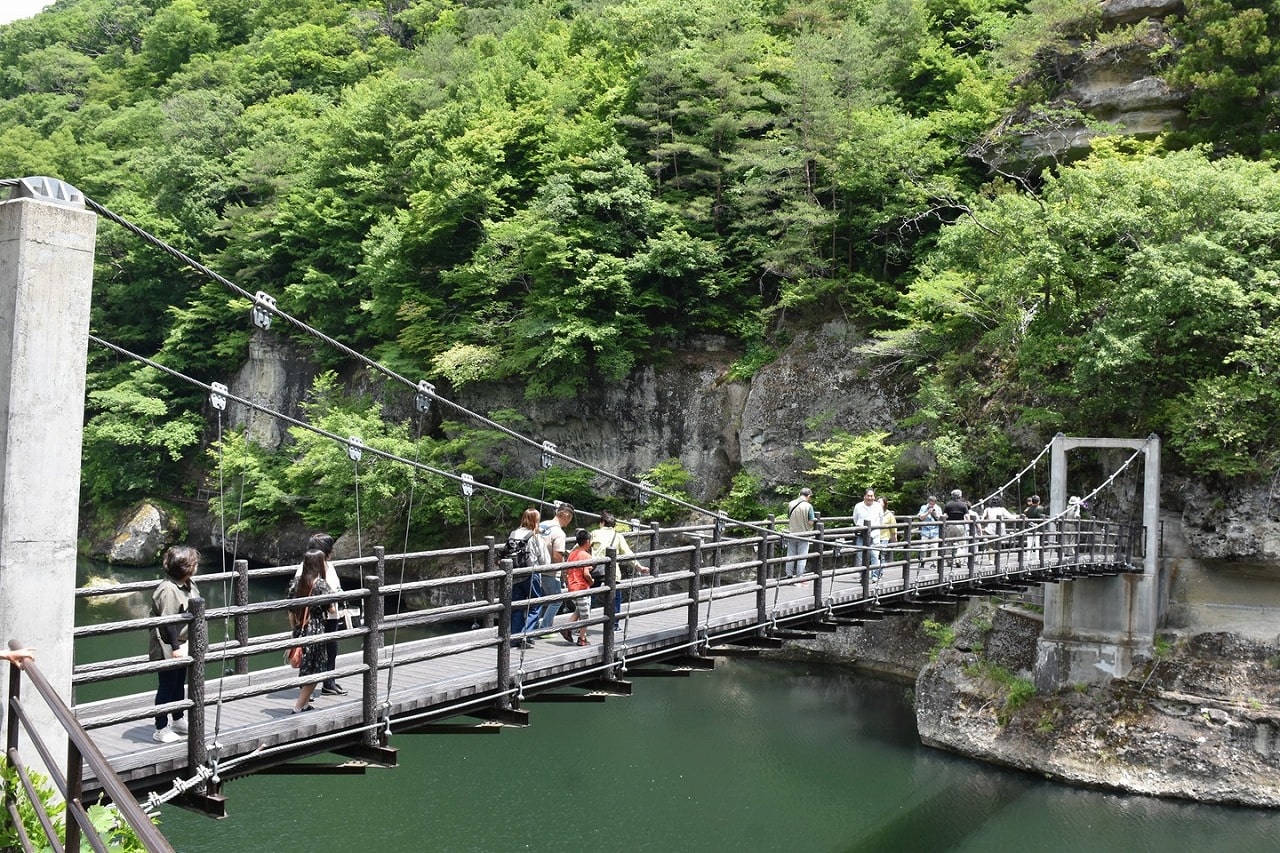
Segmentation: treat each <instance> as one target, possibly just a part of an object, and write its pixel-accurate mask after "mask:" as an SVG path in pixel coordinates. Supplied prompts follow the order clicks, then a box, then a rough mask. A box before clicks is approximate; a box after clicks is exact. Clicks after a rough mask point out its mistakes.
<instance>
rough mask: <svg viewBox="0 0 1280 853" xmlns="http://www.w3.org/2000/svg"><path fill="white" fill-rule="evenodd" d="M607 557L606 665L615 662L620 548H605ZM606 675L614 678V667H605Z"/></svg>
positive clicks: (604, 640) (605, 606) (605, 573)
mask: <svg viewBox="0 0 1280 853" xmlns="http://www.w3.org/2000/svg"><path fill="white" fill-rule="evenodd" d="M604 555H605V557H606V558H607V559H608V560H609V562H607V563H605V566H604V585H605V589H607V590H608V592H606V593H605V595H604V639H603V640H602V641H601V651H602V652H603V654H604V663H605V664H606V665H608V664H612V663H613V654H614V653H613V647H614V641H613V634H614V628H615V626H616V625H617V624H618V605H617V601H616V596H617V592H616V590H617V589H618V578H619V572H618V550H617V549H616V548H606V549H605V550H604ZM604 677H605V678H606V679H612V678H613V677H614V676H613V667H612V666H608V667H607V668H606V669H605V674H604Z"/></svg>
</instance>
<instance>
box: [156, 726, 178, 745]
mask: <svg viewBox="0 0 1280 853" xmlns="http://www.w3.org/2000/svg"><path fill="white" fill-rule="evenodd" d="M151 739H152V740H153V741H155V742H156V743H177V742H178V741H180V740H182V735H180V734H178V733H177V732H175V731H174V730H173V729H171V728H168V727H166V728H163V729H156V731H155V734H153V735H151Z"/></svg>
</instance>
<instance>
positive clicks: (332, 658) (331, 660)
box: [321, 619, 342, 687]
mask: <svg viewBox="0 0 1280 853" xmlns="http://www.w3.org/2000/svg"><path fill="white" fill-rule="evenodd" d="M340 627H342V620H341V619H325V620H324V632H325V633H326V634H332V633H333V632H334V631H337V630H338V629H339V628H340ZM337 666H338V641H337V640H330V641H329V642H327V643H325V644H324V668H325V671H326V672H332V671H333V670H334V669H336V668H337ZM334 683H335V682H334V679H332V678H328V679H325V682H324V684H323V685H321V686H322V687H331V686H333V684H334Z"/></svg>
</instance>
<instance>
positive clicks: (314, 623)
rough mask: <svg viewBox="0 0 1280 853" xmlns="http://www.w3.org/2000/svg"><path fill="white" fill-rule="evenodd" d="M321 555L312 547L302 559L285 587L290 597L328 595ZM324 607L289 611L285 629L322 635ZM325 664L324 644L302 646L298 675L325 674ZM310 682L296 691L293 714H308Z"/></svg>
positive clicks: (298, 634)
mask: <svg viewBox="0 0 1280 853" xmlns="http://www.w3.org/2000/svg"><path fill="white" fill-rule="evenodd" d="M324 570H325V555H324V551H321V550H320V549H319V548H312V549H311V550H310V551H308V552H307V553H306V554H305V555H304V556H303V558H302V573H301V574H299V575H298V577H296V578H294V580H293V583H291V584H289V597H290V598H306V597H308V596H311V595H328V594H329V593H331V592H332V591H333V590H331V589H329V585H328V584H327V583H325V580H324ZM328 609H329V605H328V604H311V605H306V606H303V607H295V608H293V609H291V610H290V611H289V626H290V627H291V628H293V636H294V637H295V638H299V637H318V636H321V635H322V634H324V617H325V611H326V610H328ZM328 664H329V652H328V650H327V649H326V648H325V644H324V643H312V644H311V645H309V646H303V647H302V664H301V666H299V667H298V675H299V677H301V678H306V677H307V676H309V675H319V674H320V673H322V672H326V671H327V668H328ZM315 689H316V683H315V682H314V681H312V682H308V683H307V684H304V685H302V688H301V689H300V690H299V691H298V701H297V702H294V703H293V713H295V714H300V713H302V712H303V711H310V710H311V709H312V708H314V707H315V706H314V705H312V704H311V694H312V693H314V692H315Z"/></svg>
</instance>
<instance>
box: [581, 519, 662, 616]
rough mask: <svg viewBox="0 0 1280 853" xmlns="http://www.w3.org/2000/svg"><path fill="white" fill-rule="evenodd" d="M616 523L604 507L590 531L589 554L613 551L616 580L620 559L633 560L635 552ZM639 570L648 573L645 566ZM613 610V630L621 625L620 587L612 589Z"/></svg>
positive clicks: (603, 553) (619, 574)
mask: <svg viewBox="0 0 1280 853" xmlns="http://www.w3.org/2000/svg"><path fill="white" fill-rule="evenodd" d="M617 523H618V520H617V518H615V517H614V514H613V513H611V512H609V510H607V509H606V510H604V511H603V512H601V513H600V526H599V527H597V528H596V529H595V530H593V531H591V556H592V557H603V556H605V552H606V551H608V550H613V551H615V552H616V553H617V557H618V561H619V568H618V580H621V579H622V568H621V561H622V560H623V559H624V558H630V561H632V562H634V560H635V552H634V551H632V550H631V546H630V545H628V544H627V537H625V536H623V535H622V534H621V533H619V532H618V531H617V529H616V528H615V527H614V525H616V524H617ZM639 571H640V573H641V574H646V575H647V574H648V573H649V569H648V568H647V567H645V566H641V567H640V569H639ZM603 583H604V578H600V579H599V583H598V584H597V585H599V584H603ZM613 612H614V613H615V614H616V618H615V620H614V623H613V628H614V630H615V631H616V630H620V629H621V627H622V589H621V588H620V587H619V588H616V589H614V591H613Z"/></svg>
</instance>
